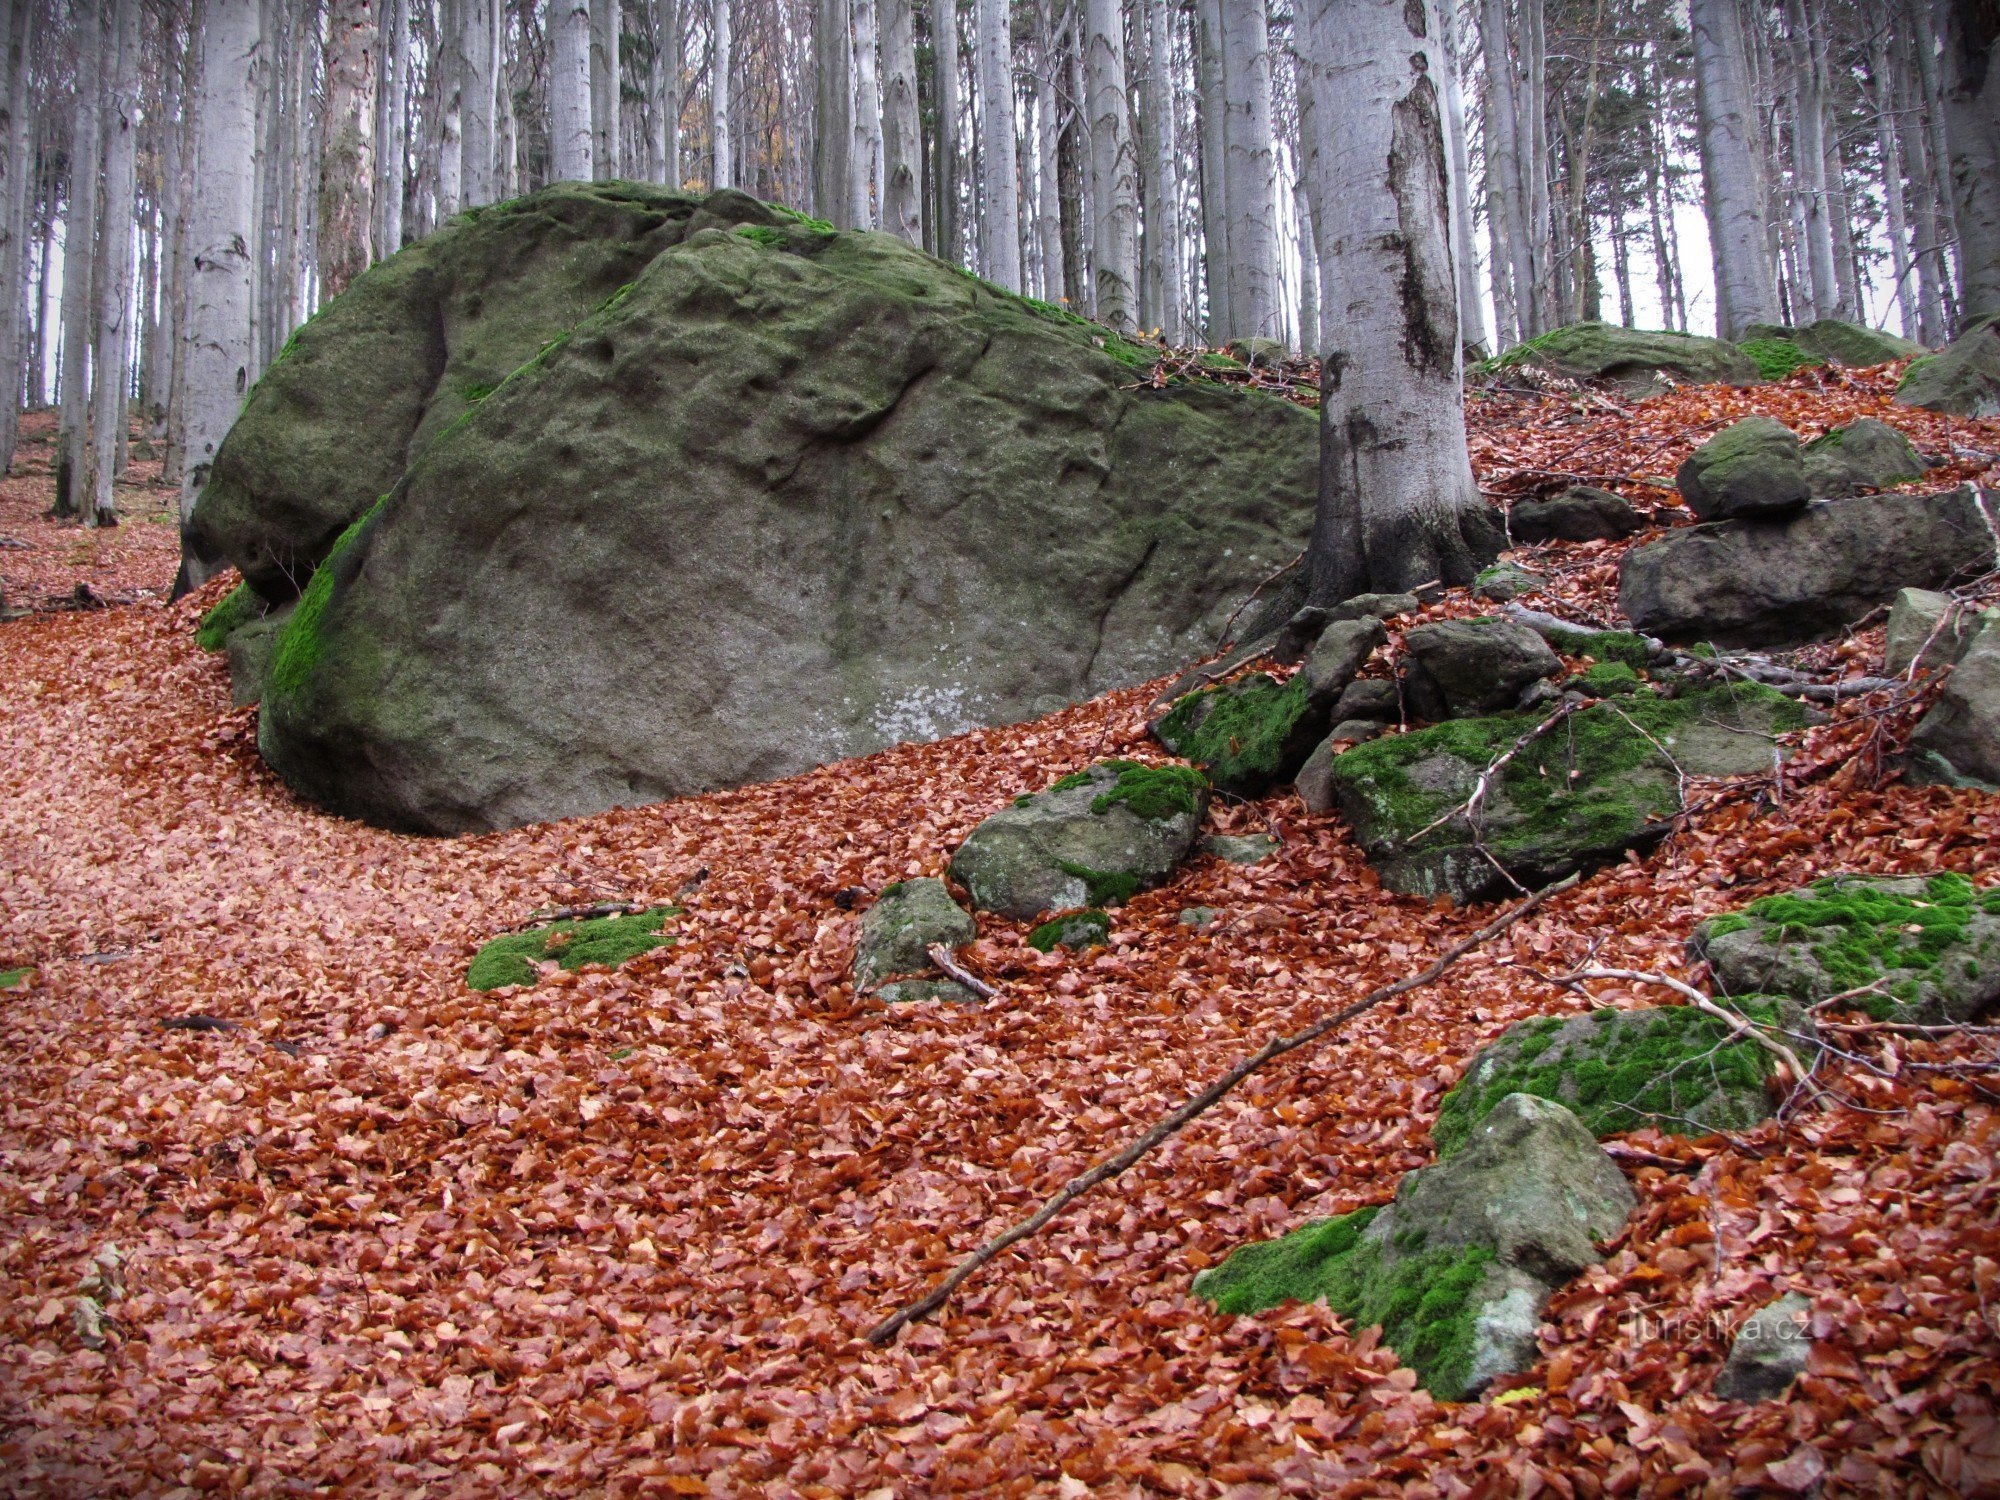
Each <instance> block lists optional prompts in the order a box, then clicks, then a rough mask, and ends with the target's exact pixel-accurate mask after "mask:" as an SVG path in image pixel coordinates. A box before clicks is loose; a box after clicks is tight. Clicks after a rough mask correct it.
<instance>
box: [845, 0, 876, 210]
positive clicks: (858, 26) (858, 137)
mask: <svg viewBox="0 0 2000 1500" xmlns="http://www.w3.org/2000/svg"><path fill="white" fill-rule="evenodd" d="M850 9H851V11H852V14H853V19H854V156H853V159H852V160H851V161H849V162H848V168H849V170H850V171H851V172H852V173H853V177H852V179H851V180H852V182H853V192H854V208H853V217H854V227H855V228H856V229H873V228H874V227H875V223H876V220H875V189H876V184H877V183H878V182H880V180H881V171H882V84H881V77H880V73H879V71H878V68H877V62H876V59H877V52H878V48H879V46H880V42H881V39H880V37H879V35H878V30H879V27H878V15H877V12H876V9H875V0H851V3H850Z"/></svg>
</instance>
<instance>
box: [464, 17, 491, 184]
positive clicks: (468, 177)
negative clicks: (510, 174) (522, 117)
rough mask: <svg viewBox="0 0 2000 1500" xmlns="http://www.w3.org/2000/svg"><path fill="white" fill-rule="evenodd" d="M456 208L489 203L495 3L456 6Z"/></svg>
mask: <svg viewBox="0 0 2000 1500" xmlns="http://www.w3.org/2000/svg"><path fill="white" fill-rule="evenodd" d="M459 4H460V6H461V7H462V8H461V10H460V12H459V27H458V77H459V89H458V101H459V136H458V139H459V162H460V166H459V173H458V190H459V202H460V204H461V205H462V206H463V207H466V208H478V207H480V206H481V205H482V204H487V203H491V202H493V200H494V199H495V198H496V197H497V196H498V194H497V193H496V192H495V191H494V180H495V175H496V174H495V168H496V167H497V166H498V165H499V159H500V158H499V129H498V127H499V114H498V109H497V105H498V96H499V75H500V27H501V16H500V13H499V5H498V3H497V0H459Z"/></svg>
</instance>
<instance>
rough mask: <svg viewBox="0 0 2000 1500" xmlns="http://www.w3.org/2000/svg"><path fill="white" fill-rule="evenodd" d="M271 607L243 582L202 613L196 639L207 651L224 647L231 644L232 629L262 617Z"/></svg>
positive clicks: (196, 630)
mask: <svg viewBox="0 0 2000 1500" xmlns="http://www.w3.org/2000/svg"><path fill="white" fill-rule="evenodd" d="M269 607H270V606H269V605H268V604H266V603H265V601H264V599H263V597H262V596H261V595H260V594H258V592H257V591H256V590H255V589H253V588H251V587H250V585H249V584H247V583H239V584H237V585H236V587H235V588H233V589H231V590H230V591H229V592H228V593H226V594H224V595H223V596H222V598H220V599H219V600H217V601H216V603H215V605H214V607H213V608H211V609H210V610H209V611H208V613H206V614H204V615H203V616H202V617H201V623H200V624H198V625H197V626H195V631H194V643H195V644H196V645H197V646H199V647H201V649H202V650H204V651H220V650H221V649H222V648H223V647H224V646H226V645H228V644H229V637H230V635H231V633H232V632H234V631H236V630H239V629H241V628H242V627H243V626H245V625H248V624H249V623H250V622H251V621H252V620H257V619H262V618H263V615H264V611H265V610H266V609H268V608H269Z"/></svg>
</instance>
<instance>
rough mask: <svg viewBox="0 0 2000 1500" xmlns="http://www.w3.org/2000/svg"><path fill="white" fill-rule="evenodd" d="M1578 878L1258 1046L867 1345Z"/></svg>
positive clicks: (874, 1332)
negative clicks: (1270, 1068) (1235, 1095)
mask: <svg viewBox="0 0 2000 1500" xmlns="http://www.w3.org/2000/svg"><path fill="white" fill-rule="evenodd" d="M1577 878H1578V877H1576V876H1575V875H1570V876H1566V877H1564V878H1563V879H1561V880H1558V881H1556V882H1554V883H1553V884H1551V885H1545V886H1543V887H1542V888H1541V889H1540V890H1539V891H1536V892H1535V893H1534V894H1533V895H1532V896H1530V897H1528V898H1527V899H1526V900H1525V901H1519V902H1516V903H1515V904H1514V905H1512V906H1510V907H1508V908H1507V909H1506V910H1505V911H1503V912H1502V913H1501V914H1500V915H1499V916H1497V917H1495V918H1494V919H1493V920H1492V921H1491V922H1488V923H1487V924H1486V925H1485V926H1484V927H1482V928H1480V929H1479V930H1478V931H1477V932H1475V933H1473V934H1472V935H1471V936H1470V937H1466V938H1462V939H1460V940H1459V941H1458V942H1457V943H1455V944H1453V945H1452V946H1451V947H1449V948H1447V949H1446V950H1445V951H1444V952H1443V953H1441V954H1439V955H1438V956H1437V957H1436V958H1435V959H1434V960H1432V962H1431V964H1430V966H1429V967H1428V968H1426V969H1423V970H1421V971H1420V972H1418V973H1415V974H1412V975H1410V976H1408V977H1407V978H1404V979H1399V980H1397V981H1396V982H1395V983H1394V984H1387V985H1383V986H1382V987H1381V988H1380V989H1377V990H1371V991H1370V992H1369V993H1368V994H1366V995H1363V996H1362V997H1361V998H1360V999H1359V1000H1356V1001H1355V1002H1354V1003H1353V1004H1352V1005H1348V1006H1344V1007H1343V1008H1341V1009H1340V1010H1337V1011H1335V1012H1334V1013H1333V1014H1332V1015H1330V1016H1322V1017H1321V1018H1320V1019H1319V1020H1317V1021H1315V1022H1313V1023H1312V1024H1311V1025H1310V1026H1308V1027H1306V1028H1305V1029H1304V1030H1302V1031H1297V1032H1294V1033H1293V1034H1292V1035H1290V1036H1280V1037H1273V1038H1272V1039H1271V1040H1270V1041H1268V1042H1266V1043H1265V1044H1264V1045H1263V1046H1262V1047H1260V1048H1258V1049H1257V1051H1256V1052H1254V1053H1252V1054H1251V1055H1250V1056H1249V1057H1246V1058H1245V1059H1244V1060H1243V1061H1242V1062H1240V1063H1238V1064H1237V1065H1236V1066H1235V1067H1233V1068H1231V1069H1230V1070H1229V1071H1228V1072H1227V1073H1225V1074H1223V1075H1222V1077H1220V1078H1218V1079H1217V1080H1216V1081H1215V1082H1214V1083H1212V1084H1210V1085H1209V1086H1208V1087H1207V1088H1205V1089H1203V1090H1202V1091H1201V1092H1200V1093H1199V1094H1196V1095H1195V1096H1194V1097H1193V1098H1192V1099H1190V1100H1188V1101H1187V1102H1186V1103H1185V1104H1183V1105H1181V1107H1180V1108H1179V1109H1176V1110H1175V1111H1174V1112H1173V1113H1172V1114H1170V1115H1167V1116H1166V1117H1165V1118H1163V1119H1161V1120H1159V1121H1157V1122H1156V1123H1155V1124H1154V1125H1153V1126H1152V1128H1151V1129H1149V1130H1148V1131H1147V1132H1146V1133H1145V1134H1144V1135H1142V1136H1140V1137H1139V1138H1138V1139H1137V1140H1136V1141H1134V1142H1132V1144H1131V1145H1129V1146H1127V1147H1126V1148H1125V1149H1124V1150H1123V1151H1120V1152H1119V1153H1118V1154H1117V1155H1116V1156H1112V1157H1107V1158H1106V1159H1105V1160H1103V1161H1101V1162H1099V1163H1098V1164H1097V1165H1096V1166H1094V1167H1092V1168H1091V1169H1090V1170H1089V1171H1087V1172H1084V1173H1083V1174H1081V1175H1080V1176H1077V1177H1073V1178H1071V1179H1070V1180H1069V1181H1068V1182H1066V1183H1064V1184H1063V1185H1062V1187H1060V1188H1058V1189H1057V1190H1056V1191H1055V1193H1053V1194H1052V1195H1051V1196H1050V1197H1049V1199H1048V1200H1047V1201H1046V1202H1045V1203H1043V1204H1042V1206H1041V1207H1040V1208H1039V1209H1037V1210H1036V1211H1035V1212H1034V1213H1033V1214H1032V1215H1030V1216H1029V1217H1028V1218H1026V1219H1023V1220H1022V1221H1021V1222H1020V1223H1018V1224H1016V1225H1015V1226H1014V1227H1013V1228H1012V1229H1009V1230H1007V1231H1006V1232H1005V1233H1003V1234H999V1235H995V1236H994V1237H993V1238H992V1239H990V1240H988V1241H987V1242H986V1243H985V1244H983V1245H981V1246H980V1247H979V1248H978V1249H977V1250H975V1251H973V1252H972V1253H971V1254H970V1255H968V1256H966V1257H965V1259H963V1260H961V1261H960V1262H959V1263H958V1265H957V1266H956V1267H955V1268H954V1269H953V1270H952V1273H951V1274H950V1275H949V1276H947V1277H945V1279H944V1280H943V1281H940V1282H939V1283H938V1284H937V1285H936V1286H935V1287H933V1288H931V1290H930V1291H928V1292H926V1293H925V1294H924V1295H923V1296H921V1297H919V1298H918V1299H917V1300H916V1301H914V1302H912V1303H910V1304H908V1305H907V1306H905V1307H902V1308H899V1309H898V1310H897V1311H896V1312H894V1313H892V1314H891V1315H890V1316H889V1317H887V1318H884V1319H883V1320H882V1321H881V1322H880V1323H878V1324H876V1325H875V1327H873V1328H872V1329H870V1330H869V1331H868V1342H869V1343H871V1344H878V1345H879V1344H886V1343H888V1342H889V1340H891V1339H893V1338H894V1337H895V1336H896V1335H897V1334H898V1333H900V1332H902V1330H903V1329H904V1328H905V1327H906V1326H907V1325H909V1324H911V1323H913V1322H915V1321H916V1320H917V1319H919V1318H924V1317H928V1316H929V1315H930V1314H931V1313H934V1312H936V1311H937V1310H938V1309H939V1308H940V1307H942V1306H944V1304H945V1303H946V1302H947V1301H948V1300H949V1299H950V1297H951V1294H952V1293H953V1292H955V1291H957V1290H958V1289H959V1287H961V1286H963V1285H964V1284H965V1283H966V1281H967V1280H969V1279H970V1278H971V1277H972V1275H973V1274H974V1273H975V1272H977V1271H978V1270H979V1268H980V1267H981V1266H983V1265H985V1264H986V1263H987V1262H988V1261H990V1260H992V1259H993V1257H994V1256H996V1255H998V1254H1000V1252H1001V1251H1003V1250H1005V1249H1007V1248H1008V1247H1009V1246H1011V1245H1017V1244H1019V1243H1020V1242H1021V1241H1022V1240H1025V1239H1027V1238H1028V1237H1029V1236H1030V1235H1032V1234H1034V1233H1036V1232H1037V1231H1038V1230H1040V1229H1041V1228H1042V1227H1043V1226H1044V1225H1045V1224H1047V1223H1048V1222H1049V1221H1050V1220H1051V1219H1053V1218H1055V1217H1056V1215H1058V1214H1060V1213H1061V1212H1062V1211H1063V1210H1064V1209H1065V1208H1068V1207H1069V1206H1070V1204H1072V1203H1074V1202H1075V1201H1076V1200H1077V1199H1078V1198H1081V1197H1082V1196H1083V1195H1084V1194H1085V1193H1087V1192H1089V1191H1090V1190H1091V1189H1092V1188H1094V1187H1096V1186H1097V1185H1098V1184H1099V1183H1103V1182H1109V1181H1110V1180H1111V1179H1112V1178H1114V1177H1117V1176H1118V1175H1120V1174H1121V1173H1123V1172H1125V1171H1126V1170H1127V1169H1129V1168H1130V1167H1131V1166H1132V1165H1133V1164H1134V1163H1135V1162H1137V1161H1139V1160H1140V1158H1142V1157H1144V1156H1145V1155H1147V1153H1149V1152H1150V1151H1152V1150H1153V1148H1154V1147H1156V1146H1158V1145H1159V1144H1160V1143H1161V1142H1162V1141H1164V1140H1166V1139H1167V1138H1168V1137H1170V1136H1172V1135H1175V1134H1176V1133H1178V1132H1179V1131H1180V1130H1181V1129H1182V1128H1184V1127H1185V1126H1186V1125H1187V1124H1188V1123H1189V1122H1190V1121H1192V1120H1193V1119H1195V1118H1196V1117H1197V1116H1199V1115H1201V1114H1203V1113H1204V1112H1206V1111H1207V1110H1209V1109H1210V1108H1212V1107H1213V1106H1214V1105H1216V1104H1217V1103H1219V1102H1220V1101H1221V1100H1222V1099H1223V1098H1225V1097H1226V1096H1227V1095H1228V1094H1229V1093H1230V1092H1231V1091H1232V1090H1233V1089H1235V1087H1236V1086H1237V1085H1238V1084H1239V1083H1241V1082H1243V1080H1244V1079H1246V1078H1248V1077H1249V1076H1250V1075H1251V1074H1252V1073H1255V1072H1257V1071H1258V1070H1259V1069H1261V1068H1263V1067H1264V1066H1265V1065H1266V1064H1268V1063H1270V1062H1272V1061H1274V1060H1276V1059H1277V1058H1280V1057H1283V1056H1284V1055H1285V1054H1286V1053H1288V1052H1296V1051H1297V1050H1298V1049H1299V1048H1301V1047H1305V1046H1309V1045H1311V1044H1312V1043H1313V1042H1316V1041H1318V1040H1319V1039H1320V1038H1321V1037H1323V1036H1325V1035H1326V1034H1327V1033H1328V1032H1330V1031H1332V1030H1333V1029H1334V1028H1335V1027H1337V1026H1341V1025H1344V1024H1346V1023H1347V1022H1349V1021H1351V1020H1353V1019H1354V1018H1355V1017H1356V1016H1359V1015H1361V1014H1362V1013H1363V1012H1365V1011H1370V1010H1373V1009H1374V1008H1375V1007H1376V1006H1378V1005H1380V1004H1381V1003H1382V1002H1383V1001H1385V1000H1392V999H1394V998H1395V997H1396V996H1398V995H1404V994H1408V993H1409V992H1410V991H1411V990H1415V989H1421V988H1422V987H1423V986H1425V985H1427V984H1430V983H1431V982H1432V981H1433V980H1435V979H1437V978H1438V976H1439V975H1441V974H1443V973H1444V972H1445V970H1447V969H1449V968H1450V967H1451V966H1452V965H1453V964H1455V963H1457V962H1458V961H1459V960H1460V959H1461V958H1463V957H1465V955H1466V954H1468V953H1470V952H1472V951H1473V950H1474V949H1475V948H1478V947H1480V946H1481V945H1482V944H1485V943H1487V942H1490V941H1491V940H1492V939H1494V938H1496V937H1498V936H1499V935H1500V934H1501V933H1503V932H1505V931H1506V930H1507V929H1508V928H1510V927H1512V926H1513V925H1514V924H1515V923H1516V922H1519V921H1520V920H1521V919H1522V918H1523V917H1525V916H1527V915H1528V914H1529V913H1531V912H1533V911H1534V910H1535V908H1537V907H1538V906H1540V905H1541V904H1542V903H1543V902H1544V901H1546V900H1548V899H1549V897H1551V896H1554V895H1556V894H1557V893H1559V892H1561V891H1566V890H1568V889H1569V888H1570V887H1571V886H1573V885H1575V884H1576V882H1577Z"/></svg>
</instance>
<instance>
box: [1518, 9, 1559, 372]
mask: <svg viewBox="0 0 2000 1500" xmlns="http://www.w3.org/2000/svg"><path fill="white" fill-rule="evenodd" d="M1521 14H1522V19H1523V22H1524V28H1523V31H1524V36H1523V53H1522V55H1523V59H1524V61H1525V62H1526V69H1525V75H1526V76H1525V78H1524V79H1523V82H1522V88H1523V94H1522V105H1521V113H1520V117H1519V124H1520V127H1521V130H1522V132H1523V135H1522V141H1521V159H1522V164H1523V170H1524V171H1525V172H1526V174H1527V179H1528V183H1527V185H1528V220H1527V240H1528V257H1529V262H1530V264H1531V266H1532V268H1533V272H1534V274H1533V278H1532V280H1531V282H1530V291H1531V293H1532V296H1531V302H1530V305H1531V306H1532V307H1533V308H1534V323H1535V332H1536V333H1538V334H1539V333H1547V332H1548V331H1549V330H1550V329H1551V328H1554V327H1557V326H1559V325H1560V323H1561V322H1562V317H1561V314H1560V313H1558V311H1557V300H1556V255H1555V220H1554V218H1553V217H1552V211H1553V204H1552V203H1551V201H1550V186H1549V104H1548V98H1549V91H1548V57H1549V48H1548V28H1547V24H1546V16H1545V14H1544V11H1543V5H1542V0H1522V3H1521Z"/></svg>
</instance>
